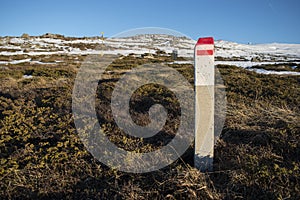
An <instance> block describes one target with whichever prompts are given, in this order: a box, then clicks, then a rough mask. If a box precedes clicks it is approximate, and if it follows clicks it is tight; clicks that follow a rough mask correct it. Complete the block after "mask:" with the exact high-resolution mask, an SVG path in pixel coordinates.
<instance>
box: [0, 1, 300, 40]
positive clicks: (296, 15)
mask: <svg viewBox="0 0 300 200" xmlns="http://www.w3.org/2000/svg"><path fill="white" fill-rule="evenodd" d="M0 5H1V6H0V36H7V35H9V36H20V35H21V34H22V33H28V34H30V35H42V34H44V33H47V32H51V33H59V34H63V35H67V36H95V35H100V33H101V32H102V31H103V32H104V33H105V36H107V37H110V36H112V35H114V34H117V33H119V32H122V31H125V30H128V29H133V28H140V27H162V28H169V29H174V30H176V31H179V32H182V33H184V34H185V35H188V36H189V37H191V38H193V39H197V38H198V37H202V36H213V37H214V38H215V39H223V40H229V41H235V42H240V43H248V42H251V43H270V42H281V43H300V20H299V19H300V12H299V9H300V1H299V0H248V1H246V0H181V1H176V0H147V1H146V0H127V1H126V0H106V1H101V0H98V1H97V0H81V1H79V0H72V1H68V0H65V1H64V0H51V1H43V0H31V1H30V0H27V1H26V0H6V1H1V2H0Z"/></svg>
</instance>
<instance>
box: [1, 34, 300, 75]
mask: <svg viewBox="0 0 300 200" xmlns="http://www.w3.org/2000/svg"><path fill="white" fill-rule="evenodd" d="M195 43H196V41H194V40H192V39H188V38H185V37H175V36H170V35H153V34H149V35H136V36H132V37H126V38H108V39H104V40H102V39H101V38H100V37H92V38H68V37H63V36H59V37H58V36H57V35H52V34H51V35H48V36H47V35H44V36H40V37H24V38H22V37H2V38H0V56H1V58H0V65H5V64H20V63H22V62H29V61H31V60H30V58H25V59H19V60H15V59H10V58H11V57H14V56H16V55H27V56H29V57H30V56H39V55H53V54H67V55H86V54H122V55H128V54H130V53H134V54H143V53H155V52H156V51H157V50H162V51H165V52H166V53H171V52H172V51H173V50H175V49H176V50H177V51H178V54H179V56H181V57H185V58H186V60H187V62H192V60H193V53H194V45H195ZM215 55H216V64H223V65H235V66H239V67H244V68H247V69H250V70H254V71H257V72H258V73H276V74H289V72H286V71H285V72H282V73H281V72H278V70H277V71H276V72H275V71H274V72H272V71H270V70H269V71H267V70H262V69H260V70H258V69H256V68H255V66H260V65H267V64H288V65H291V66H292V65H295V66H294V68H298V67H299V65H300V44H278V43H273V44H255V45H246V44H238V43H235V42H229V41H223V40H219V41H215ZM7 57H9V59H7ZM3 58H5V59H3ZM34 62H36V63H37V62H39V61H34ZM40 64H43V63H41V62H40ZM292 67H293V66H292ZM290 74H293V75H300V73H299V72H295V71H293V72H291V73H290Z"/></svg>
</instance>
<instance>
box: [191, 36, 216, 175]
mask: <svg viewBox="0 0 300 200" xmlns="http://www.w3.org/2000/svg"><path fill="white" fill-rule="evenodd" d="M194 56H195V104H196V105H195V157H194V162H195V167H196V168H197V169H199V170H200V171H212V170H213V155H214V104H215V99H214V85H215V67H214V39H213V38H212V37H208V38H199V40H198V42H197V44H196V46H195V54H194Z"/></svg>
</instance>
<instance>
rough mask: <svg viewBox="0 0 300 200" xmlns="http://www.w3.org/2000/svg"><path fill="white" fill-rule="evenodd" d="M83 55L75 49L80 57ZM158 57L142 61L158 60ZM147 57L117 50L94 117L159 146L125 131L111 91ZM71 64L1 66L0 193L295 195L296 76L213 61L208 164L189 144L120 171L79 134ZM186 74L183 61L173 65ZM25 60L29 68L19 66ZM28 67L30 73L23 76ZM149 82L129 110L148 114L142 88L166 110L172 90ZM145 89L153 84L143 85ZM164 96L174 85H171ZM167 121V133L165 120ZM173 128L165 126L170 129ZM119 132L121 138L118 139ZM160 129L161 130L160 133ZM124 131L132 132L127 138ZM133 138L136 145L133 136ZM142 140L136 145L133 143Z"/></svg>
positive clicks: (299, 94) (172, 104) (298, 191)
mask: <svg viewBox="0 0 300 200" xmlns="http://www.w3.org/2000/svg"><path fill="white" fill-rule="evenodd" d="M66 59H68V58H66ZM80 59H83V58H80ZM162 60H163V59H158V60H156V61H155V60H153V59H152V60H151V61H150V62H162ZM146 62H149V60H147V59H141V58H138V59H133V58H132V57H125V58H123V59H120V60H118V61H116V62H115V63H113V65H112V66H111V68H110V69H109V70H112V71H114V72H115V73H113V74H112V77H113V78H111V79H110V78H109V77H108V78H107V79H105V81H104V82H103V83H100V84H99V87H98V89H99V90H100V91H101V92H102V93H101V94H102V95H100V96H99V97H98V104H97V106H98V109H97V110H99V112H102V115H99V120H100V121H101V122H102V123H104V128H105V129H106V130H108V132H111V136H110V137H111V140H112V141H114V142H115V143H116V144H117V145H119V146H120V147H122V148H125V149H126V148H127V149H132V148H133V147H134V149H135V148H138V147H139V148H141V149H144V151H147V150H149V149H147V148H151V149H153V148H158V147H159V145H162V144H163V142H162V143H159V144H157V143H155V142H156V141H155V140H150V141H148V144H145V143H140V142H138V141H134V140H130V137H127V136H126V135H124V133H122V132H121V131H120V130H118V129H117V127H115V124H114V121H113V119H112V116H111V113H110V110H109V109H107V107H108V105H109V103H110V96H111V92H112V90H113V87H114V84H115V81H116V80H117V79H118V77H120V75H121V74H122V73H118V71H120V70H124V68H125V69H126V70H128V69H131V68H132V67H135V66H137V65H138V64H143V63H146ZM76 67H78V66H76V65H71V66H69V68H65V67H63V66H57V67H56V68H47V67H42V68H38V69H37V68H33V67H31V66H22V65H18V66H17V67H16V68H15V70H2V71H1V74H2V75H1V76H0V81H1V84H0V95H1V96H0V136H1V138H0V151H1V158H0V159H1V160H0V198H1V199H37V198H39V199H40V198H45V199H299V198H300V172H299V171H300V170H299V168H300V163H299V155H300V150H299V149H300V143H299V141H300V136H299V135H300V134H299V133H300V127H299V116H300V115H299V111H300V110H299V102H300V91H299V83H300V78H299V77H296V76H294V77H288V76H275V75H274V76H273V75H268V76H267V75H258V74H256V73H254V72H249V71H246V70H243V69H240V68H237V67H233V66H218V68H219V70H220V72H221V74H222V77H223V79H224V82H225V85H226V90H227V99H228V109H227V117H226V123H225V127H224V129H223V132H222V135H221V138H220V140H219V141H218V143H217V145H216V148H215V160H214V169H215V171H214V172H209V173H200V172H199V171H198V170H196V169H195V168H193V147H190V148H189V150H188V151H187V152H186V153H185V154H184V155H183V156H182V157H181V158H180V159H178V160H177V161H175V162H174V163H173V164H172V165H170V166H168V167H165V168H163V169H161V170H159V171H155V172H151V173H146V174H132V173H124V172H119V171H116V170H114V169H110V168H108V167H107V166H105V165H103V164H101V163H99V162H98V161H97V160H95V159H94V158H93V157H92V156H91V154H90V153H88V152H87V151H86V150H85V148H84V146H83V144H82V142H81V141H80V139H79V137H78V135H77V133H76V130H75V128H74V123H73V120H72V115H71V92H72V85H73V81H74V77H75V74H76ZM176 68H178V69H179V71H180V72H181V73H183V75H184V76H185V77H186V78H187V79H188V80H189V81H190V82H193V70H192V68H191V66H189V65H182V66H176ZM26 70H27V71H26ZM28 70H33V71H30V72H32V74H34V76H35V78H34V79H28V80H24V79H22V75H23V74H24V73H25V72H26V73H28V72H29V71H28ZM156 90H157V87H154V88H153V87H151V86H149V87H148V89H147V87H145V88H142V89H141V90H140V91H138V93H137V94H135V97H134V98H133V105H136V106H137V108H136V109H135V110H134V112H133V115H136V116H137V117H136V118H137V120H138V119H139V118H140V119H143V120H147V118H148V117H147V115H145V112H143V103H142V102H143V101H142V99H141V96H143V95H145V94H146V91H147V94H151V95H152V94H154V95H152V96H151V95H150V96H151V98H150V97H148V98H149V102H156V101H163V102H165V104H166V105H167V106H169V108H168V109H169V110H170V113H171V114H172V113H173V115H172V117H171V118H170V119H173V118H174V119H175V118H176V115H178V111H177V110H176V107H177V106H178V105H177V104H176V100H174V99H172V98H165V96H164V95H169V96H170V95H171V94H169V93H168V92H167V91H166V92H164V93H163V94H162V97H158V96H155V93H156V92H155V91H156ZM151 91H152V92H151ZM171 96H172V95H171ZM169 122H170V125H169V126H167V127H166V130H165V131H166V132H168V131H170V132H169V133H168V134H165V135H161V136H166V138H168V137H169V138H170V137H172V134H174V129H172V126H174V124H176V123H173V124H172V120H170V121H169ZM172 131H173V132H172ZM124 136H125V138H126V137H127V140H126V141H127V142H124ZM163 138H164V137H161V138H159V139H163ZM128 141H131V143H130V142H128ZM134 145H136V146H134ZM139 145H141V146H139Z"/></svg>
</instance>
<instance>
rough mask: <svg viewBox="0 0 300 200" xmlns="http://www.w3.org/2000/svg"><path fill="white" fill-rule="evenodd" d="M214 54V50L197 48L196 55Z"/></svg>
mask: <svg viewBox="0 0 300 200" xmlns="http://www.w3.org/2000/svg"><path fill="white" fill-rule="evenodd" d="M207 55H209V56H211V55H214V50H197V56H207Z"/></svg>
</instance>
